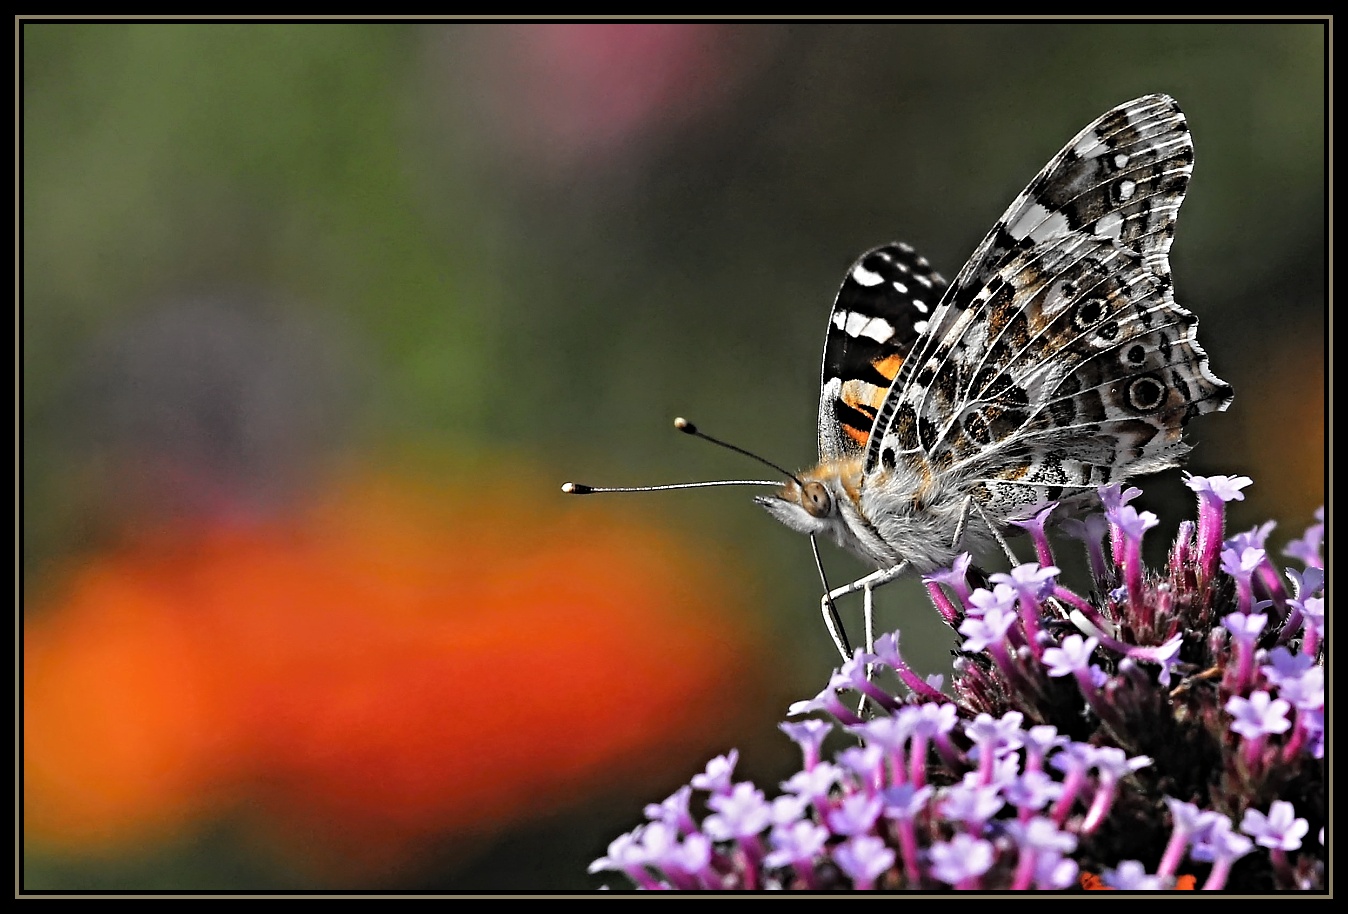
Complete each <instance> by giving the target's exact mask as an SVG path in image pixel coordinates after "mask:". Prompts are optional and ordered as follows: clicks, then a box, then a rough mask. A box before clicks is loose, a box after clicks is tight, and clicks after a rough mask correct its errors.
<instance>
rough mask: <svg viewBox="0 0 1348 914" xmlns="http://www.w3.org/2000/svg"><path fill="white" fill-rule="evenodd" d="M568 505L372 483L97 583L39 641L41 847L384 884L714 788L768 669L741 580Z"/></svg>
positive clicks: (657, 538) (30, 652)
mask: <svg viewBox="0 0 1348 914" xmlns="http://www.w3.org/2000/svg"><path fill="white" fill-rule="evenodd" d="M552 488H555V487H553V486H547V488H544V484H543V483H541V482H540V484H539V491H540V496H539V499H537V500H523V499H520V498H519V497H518V496H512V495H509V494H502V493H499V492H488V491H485V490H477V491H474V492H471V493H469V492H462V491H457V492H446V491H431V490H423V489H416V490H414V489H410V488H407V487H405V486H401V485H398V484H394V483H391V482H380V481H377V480H375V481H372V480H366V481H364V482H363V483H361V484H359V485H357V486H354V487H348V488H347V489H345V490H344V491H343V492H342V493H341V494H339V495H336V496H334V497H333V498H332V499H331V500H330V501H329V502H328V503H326V504H324V505H323V506H321V507H320V508H318V509H316V510H313V511H311V512H309V513H308V514H306V515H305V516H304V517H302V518H298V519H294V520H291V521H289V522H287V523H283V524H272V525H269V526H265V527H251V528H248V529H235V530H227V529H211V530H199V531H196V532H194V533H189V534H180V535H177V536H175V537H174V539H173V541H172V542H159V543H154V544H150V543H142V544H141V545H139V546H138V547H135V548H128V549H127V550H125V551H123V552H122V553H120V554H116V555H110V556H106V557H103V558H99V559H97V560H95V561H93V562H91V563H89V564H87V565H85V566H84V567H82V568H81V569H79V570H78V571H76V572H75V573H73V574H72V575H71V576H70V577H69V579H68V580H67V581H65V582H64V584H63V586H62V587H61V589H60V593H61V596H60V597H59V598H58V599H56V600H53V601H50V605H45V606H43V607H40V608H39V609H38V611H36V612H33V613H32V614H31V621H29V622H28V623H27V624H26V626H25V633H24V779H25V783H24V787H25V792H24V802H25V810H24V811H25V826H26V829H27V833H28V836H29V837H30V838H36V839H38V840H39V841H43V842H46V843H49V844H56V845H58V846H64V847H68V848H74V849H78V850H82V851H86V852H87V851H96V850H101V849H107V850H115V849H116V846H117V845H119V844H125V843H126V842H132V841H136V842H140V841H144V840H147V839H154V838H160V839H163V838H166V837H169V836H171V835H172V834H173V832H174V831H175V830H176V829H179V828H181V827H183V826H184V825H187V824H189V823H191V822H192V821H193V820H195V819H197V818H198V817H201V816H203V815H209V814H223V813H228V812H231V811H233V812H238V811H240V810H243V809H246V810H247V811H248V812H249V813H250V814H259V815H260V816H261V819H262V821H263V823H264V824H265V825H266V826H267V828H268V830H269V831H271V832H273V833H277V834H280V835H281V836H282V837H283V839H285V841H286V843H287V844H288V845H290V846H291V847H297V846H304V847H307V848H316V849H317V853H318V856H319V857H324V856H326V857H327V859H328V862H329V863H331V861H332V860H333V859H336V860H339V861H340V865H341V866H342V867H344V868H345V867H351V866H354V867H356V868H357V869H360V868H361V867H362V866H365V867H368V868H371V869H380V870H382V869H384V868H386V867H388V866H396V865H397V863H398V861H399V860H400V859H402V858H403V857H410V856H414V855H415V848H416V847H417V846H418V845H420V844H422V843H424V842H427V841H430V840H432V839H436V840H440V839H445V838H448V839H450V840H453V839H454V837H455V836H456V835H458V836H464V835H467V836H472V838H473V839H474V840H478V839H481V838H482V837H483V836H486V835H490V833H491V832H493V831H497V830H500V829H503V828H506V827H509V826H510V825H511V824H512V823H517V822H520V821H525V820H532V819H539V818H541V817H544V816H546V815H548V814H552V813H557V812H560V811H564V810H565V809H566V808H568V807H571V806H574V805H576V804H577V803H580V802H583V801H584V800H585V799H586V798H592V797H596V796H602V795H603V794H604V793H605V792H606V791H610V790H612V789H614V788H615V787H618V786H619V785H622V784H623V783H624V782H626V783H627V785H628V788H629V789H631V786H632V785H633V784H636V785H638V786H637V787H636V789H637V790H641V789H642V788H641V786H640V785H641V784H642V782H643V781H642V779H643V778H645V779H647V780H648V781H650V779H652V778H654V779H655V780H654V781H651V783H666V782H668V783H674V782H677V779H680V778H683V777H685V776H686V775H687V774H688V772H692V771H695V770H697V769H699V768H700V767H701V764H702V763H703V761H705V758H706V757H707V755H708V754H709V753H710V752H713V751H723V749H724V747H725V746H726V745H728V744H729V743H730V742H731V741H732V740H733V729H732V728H734V727H735V726H736V724H737V716H738V715H739V714H742V713H743V712H744V708H745V702H746V701H748V700H749V696H750V694H751V693H753V692H754V690H753V682H754V681H755V679H756V678H757V675H756V674H757V673H759V672H760V671H761V670H762V660H761V657H760V656H759V655H758V654H757V652H756V648H755V643H756V638H755V636H754V633H753V632H751V631H750V629H749V627H748V625H747V622H746V620H745V617H744V616H743V615H742V614H738V613H736V612H735V611H734V609H735V603H736V601H735V600H734V599H733V598H732V597H730V596H728V595H727V593H726V583H725V581H726V580H727V579H728V578H729V576H728V575H721V574H719V573H718V572H719V571H720V569H718V568H716V567H715V566H714V564H713V563H711V562H710V561H709V560H708V558H707V557H706V556H700V555H696V554H694V552H693V551H692V550H690V549H689V548H688V547H687V546H685V545H684V544H682V543H680V542H679V541H677V540H675V539H673V538H672V537H670V536H669V535H667V534H663V533H661V532H659V531H657V530H654V529H652V528H650V527H649V526H644V525H641V524H638V523H636V522H634V521H632V520H630V519H624V518H623V516H621V515H617V514H614V513H612V511H611V509H610V508H609V507H608V506H607V505H604V504H596V503H594V502H593V501H587V502H585V503H584V505H583V507H584V508H585V509H586V510H583V511H569V512H566V513H565V514H563V513H562V512H561V511H560V510H559V509H558V508H556V507H554V508H553V509H552V510H548V509H547V508H544V507H541V506H540V505H541V504H544V505H545V504H546V502H542V498H543V497H544V496H543V495H542V494H541V493H542V492H547V494H548V495H551V494H552V493H551V492H550V491H548V490H549V489H552ZM557 498H558V499H559V500H560V499H561V498H562V496H561V495H560V494H558V495H557ZM671 770H672V771H674V772H675V773H676V778H675V780H674V781H668V778H669V772H670V771H671Z"/></svg>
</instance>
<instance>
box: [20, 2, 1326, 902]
mask: <svg viewBox="0 0 1348 914" xmlns="http://www.w3.org/2000/svg"><path fill="white" fill-rule="evenodd" d="M19 39H20V44H19V52H20V55H21V59H20V65H21V77H22V84H21V93H22V94H21V102H22V112H21V114H22V117H21V122H20V123H21V128H22V131H21V136H20V139H21V143H22V171H21V185H20V189H21V198H20V204H21V218H22V240H21V244H22V307H21V312H20V320H21V322H22V326H21V331H22V351H21V365H22V374H21V390H22V397H23V399H22V449H23V469H22V506H21V510H22V537H23V542H22V556H21V558H22V572H23V579H22V598H23V607H22V625H23V628H22V644H23V652H22V656H21V658H20V659H21V661H22V665H21V668H20V669H21V671H22V676H23V679H22V688H23V691H22V701H23V704H22V711H23V717H22V726H23V729H22V741H23V752H24V766H23V780H22V785H21V786H22V805H21V810H20V811H21V813H22V823H23V829H24V831H23V838H24V841H23V853H22V859H21V865H22V869H21V877H22V879H23V881H24V885H25V887H27V888H30V889H43V888H45V889H170V888H172V889H223V890H229V889H266V888H277V889H281V888H307V889H362V888H370V889H418V890H421V889H441V890H456V889H487V890H524V889H584V888H593V887H596V886H598V885H599V884H601V882H602V881H603V879H602V877H599V876H590V875H587V873H586V871H585V867H586V864H587V863H588V862H589V861H591V860H593V859H594V858H596V857H598V856H600V855H601V854H602V853H603V851H604V848H605V846H606V844H607V842H608V841H609V840H610V839H612V838H613V837H615V836H616V835H617V834H618V833H619V832H621V831H625V830H627V829H629V828H631V827H632V826H633V825H634V824H636V822H637V821H638V820H639V818H640V815H641V807H642V804H644V803H646V802H652V801H658V800H660V799H662V798H663V797H665V796H666V795H667V794H668V793H670V792H671V791H673V790H674V789H675V788H676V787H677V786H678V785H680V784H682V783H685V782H686V781H687V780H688V778H689V777H690V776H691V775H692V774H694V773H695V772H696V771H698V770H700V769H701V767H702V765H703V764H704V762H705V761H706V760H707V759H708V758H709V757H710V756H712V755H714V754H718V753H721V752H724V751H726V750H727V749H729V748H730V747H732V746H738V747H739V749H740V752H741V762H740V771H741V773H742V774H743V775H745V776H749V777H753V778H755V779H756V780H758V781H760V782H762V783H772V782H773V781H774V780H775V779H778V778H780V777H781V776H784V775H785V774H786V773H788V772H789V771H790V770H791V766H792V765H793V764H795V763H796V761H797V759H796V750H795V748H794V746H792V745H791V744H790V743H789V741H787V740H786V739H785V737H783V736H782V735H781V734H779V733H777V732H776V729H775V725H776V723H777V721H778V720H780V719H781V717H782V716H783V713H784V710H785V707H786V704H787V703H788V702H789V701H792V700H795V699H797V698H801V697H804V696H806V695H810V694H813V693H814V692H815V691H817V689H818V688H819V687H820V686H821V685H822V683H823V681H824V677H825V676H826V675H827V673H828V670H829V668H830V667H831V666H832V665H834V663H835V658H834V657H833V656H832V653H833V651H832V648H831V646H830V644H829V642H828V639H827V636H826V635H825V632H824V630H823V627H822V625H821V624H820V623H819V621H818V618H817V606H818V603H817V599H818V597H817V591H818V583H817V581H816V579H815V572H814V568H813V564H812V561H811V558H810V554H809V549H808V546H807V544H806V542H805V541H804V540H803V539H801V538H799V537H797V536H796V535H794V534H793V533H791V532H790V531H788V530H786V529H785V528H780V527H778V525H776V524H774V523H773V522H772V521H771V520H769V519H768V518H766V517H765V516H763V515H762V512H760V511H758V510H757V509H756V508H755V507H754V506H753V505H752V503H751V502H750V500H749V496H750V495H751V494H752V492H745V491H737V490H733V489H720V490H710V491H706V492H693V493H676V494H665V495H652V496H616V497H606V498H601V497H593V498H587V499H569V498H567V497H565V496H563V495H562V494H560V492H559V491H558V486H559V484H560V483H561V482H562V481H564V480H567V479H575V480H578V481H584V482H590V483H595V484H613V485H621V484H641V483H657V482H668V481H680V480H690V479H704V478H726V477H739V476H758V475H759V474H760V473H761V470H760V469H759V468H756V467H754V466H752V465H750V464H748V463H747V461H744V460H742V459H740V458H738V457H736V456H735V455H733V454H729V453H726V452H723V451H719V450H717V449H714V448H711V447H709V446H705V445H704V444H701V443H699V442H696V441H694V440H692V439H689V438H686V437H683V436H680V435H678V434H677V433H675V432H674V431H673V430H672V429H671V426H670V422H671V420H672V418H673V417H674V416H676V415H686V416H688V417H690V418H692V419H694V420H696V421H697V422H698V423H699V425H700V426H702V427H703V428H705V429H706V430H708V431H710V432H712V433H713V434H717V435H720V436H722V437H725V438H728V439H730V440H732V441H734V442H736V443H737V444H740V445H741V446H744V447H747V448H750V449H753V450H755V451H757V452H760V453H762V454H764V455H765V456H767V457H769V458H770V459H772V460H775V461H777V462H779V463H784V464H787V465H792V466H804V465H809V464H810V463H812V461H813V458H814V452H815V441H814V431H813V429H814V415H815V410H816V402H817V395H818V389H817V385H818V372H819V365H818V359H819V353H820V349H821V345H822V340H823V331H824V327H825V320H826V315H827V312H828V308H829V305H830V303H831V301H832V296H833V294H834V292H835V290H836V287H837V284H838V283H839V281H840V280H841V278H842V275H843V272H844V270H845V269H846V268H847V266H848V264H849V263H850V262H851V261H852V259H853V258H854V257H855V256H856V255H857V254H859V253H860V252H861V251H863V250H865V249H867V248H869V247H872V246H874V245H876V244H879V243H881V242H885V241H890V240H906V241H908V242H910V243H912V244H914V245H915V246H917V247H918V248H919V250H921V251H923V252H924V253H926V255H927V256H928V257H929V258H930V259H931V260H932V261H933V262H934V263H935V264H936V265H937V266H938V267H939V268H940V269H942V271H943V272H944V273H945V275H947V276H952V275H953V274H954V273H955V272H956V271H957V270H958V269H959V267H960V266H961V264H962V263H963V261H964V259H965V258H966V257H967V255H968V254H969V252H971V251H972V250H973V248H974V246H975V245H976V244H977V242H978V241H979V240H980V239H981V238H982V236H983V235H984V233H985V232H986V231H987V230H988V229H989V228H990V227H991V225H992V223H993V221H994V220H995V219H996V218H997V216H998V215H1000V213H1001V212H1002V210H1003V209H1004V208H1005V206H1006V205H1007V204H1008V203H1009V202H1010V201H1011V199H1012V198H1013V197H1014V196H1015V194H1016V193H1018V192H1019V191H1020V190H1021V188H1022V187H1023V186H1024V185H1025V184H1026V183H1027V182H1028V181H1029V179H1030V178H1031V177H1032V176H1033V175H1034V174H1035V173H1036V172H1037V170H1038V169H1039V168H1040V167H1041V166H1042V165H1043V164H1044V163H1045V162H1046V161H1047V160H1048V158H1049V157H1050V156H1051V155H1052V154H1053V153H1055V152H1056V151H1057V150H1058V149H1059V148H1060V147H1061V146H1062V144H1063V143H1065V142H1066V141H1067V140H1068V139H1069V138H1070V137H1072V136H1073V135H1074V134H1075V133H1076V132H1077V131H1078V130H1079V129H1080V128H1081V127H1083V126H1084V125H1085V124H1087V123H1088V122H1089V121H1090V120H1092V119H1093V118H1095V117H1096V116H1097V115H1099V114H1101V113H1103V112H1104V111H1105V110H1107V109H1108V108H1110V107H1112V106H1114V105H1116V104H1118V103H1120V102H1123V101H1125V100H1128V99H1131V98H1134V97H1136V96H1138V95H1143V94H1146V93H1150V92H1167V93H1170V94H1172V95H1174V96H1175V97H1176V98H1177V99H1179V101H1180V104H1181V105H1182V107H1183V108H1184V110H1185V112H1186V114H1187V116H1188V118H1189V122H1190V125H1191V128H1192V131H1193V134H1194V137H1195V143H1196V147H1197V155H1196V170H1195V177H1194V180H1193V183H1192V185H1191V188H1190V192H1189V195H1188V198H1187V202H1186V203H1185V206H1184V210H1183V214H1182V218H1181V219H1180V223H1179V230H1178V234H1177V240H1176V244H1175V247H1174V249H1173V252H1172V255H1171V260H1172V264H1173V268H1174V273H1175V279H1176V287H1177V297H1178V298H1179V300H1180V301H1181V303H1183V304H1185V305H1186V306H1188V307H1189V308H1190V309H1191V310H1193V311H1194V312H1196V313H1197V314H1198V315H1200V316H1201V318H1202V341H1203V344H1204V345H1205V347H1206V348H1207V350H1208V353H1209V354H1210V356H1211V359H1212V364H1213V366H1214V369H1215V370H1216V371H1217V372H1218V373H1219V374H1221V375H1222V376H1223V377H1224V378H1226V379H1227V380H1229V381H1231V382H1232V383H1233V384H1234V386H1235V389H1236V401H1235V404H1234V405H1233V407H1232V408H1231V410H1230V411H1229V412H1228V413H1226V414H1223V415H1219V416H1213V417H1208V418H1207V419H1205V420H1204V421H1203V422H1201V423H1199V424H1197V425H1196V426H1195V427H1194V437H1195V440H1196V442H1197V448H1196V450H1195V452H1194V455H1193V458H1192V460H1191V464H1190V466H1191V468H1192V469H1193V470H1194V471H1196V472H1200V473H1201V472H1208V473H1245V474H1248V475H1250V476H1252V477H1253V478H1254V480H1255V484H1254V485H1253V486H1252V487H1251V488H1250V489H1249V490H1248V497H1247V499H1246V500H1245V501H1244V502H1243V503H1240V504H1238V505H1235V506H1234V509H1233V511H1232V515H1233V519H1234V523H1235V524H1236V525H1237V526H1238V527H1247V526H1250V525H1252V524H1254V523H1256V522H1261V521H1263V520H1266V519H1274V520H1277V521H1279V522H1280V524H1281V525H1282V527H1281V529H1280V531H1279V533H1278V534H1275V536H1274V541H1275V543H1276V542H1277V538H1278V536H1279V535H1280V534H1281V535H1284V538H1286V537H1291V536H1295V535H1296V534H1297V533H1299V532H1300V530H1301V529H1302V528H1303V527H1304V525H1305V523H1307V522H1308V521H1309V519H1310V516H1311V513H1312V511H1313V510H1314V509H1315V507H1316V506H1318V505H1319V504H1321V503H1322V502H1323V500H1324V472H1325V470H1324V415H1325V401H1324V390H1325V380H1324V378H1325V376H1324V371H1325V368H1324V365H1325V359H1324V354H1325V350H1326V344H1325V317H1326V302H1327V298H1326V294H1327V293H1326V283H1325V279H1326V267H1325V252H1326V241H1325V225H1326V211H1325V201H1326V176H1325V162H1326V137H1325V123H1326V100H1325V80H1326V71H1325V62H1326V41H1327V35H1326V30H1325V28H1324V26H1323V25H1321V24H1316V23H1293V22H1288V23H1280V24H1279V23H1251V24H1218V23H1213V24H1202V23H1183V24H1181V23H1170V24H1075V25H1063V24H1046V23H1037V22H1024V23H1019V24H996V25H994V24H979V23H972V22H971V23H954V24H950V23H947V24H934V23H918V22H913V23H903V22H893V23H882V24H876V23H855V24H803V23H802V24H762V25H754V24H673V25H666V24H627V25H605V24H551V25H535V24H515V25H481V24H466V25H425V24H395V23H370V24H311V25H303V24H300V25H292V24H227V25H219V24H177V25H172V24H163V25H158V24H127V23H117V24H111V23H110V24H68V23H31V22H30V23H25V24H23V25H22V26H21V27H20V30H19ZM1171 475H1172V476H1173V478H1169V477H1163V478H1160V479H1156V480H1153V481H1150V482H1148V483H1147V485H1146V492H1147V494H1146V498H1145V500H1144V501H1145V505H1146V506H1147V507H1148V508H1151V509H1152V510H1155V511H1157V512H1158V513H1161V514H1162V516H1163V518H1165V524H1166V526H1165V527H1164V528H1163V530H1164V531H1165V532H1166V533H1169V532H1171V531H1173V528H1174V525H1175V524H1176V523H1177V522H1178V520H1179V519H1180V518H1181V517H1184V516H1188V514H1189V512H1190V508H1189V499H1188V497H1187V493H1186V492H1185V490H1184V489H1183V487H1182V485H1181V484H1180V482H1179V478H1178V474H1171ZM1163 538H1164V537H1159V536H1158V537H1157V541H1158V542H1157V545H1159V546H1160V547H1162V548H1163V547H1164V543H1163V542H1160V540H1162V539H1163ZM825 559H826V561H827V563H828V567H829V571H830V575H831V579H832V580H834V581H835V582H836V581H842V580H844V579H846V578H847V576H848V575H850V574H853V573H855V572H857V571H858V570H860V569H859V567H858V566H857V565H856V564H855V563H853V562H852V561H851V560H850V559H848V558H847V557H845V556H842V555H840V554H838V553H837V551H836V550H833V549H831V548H829V549H828V551H827V552H826V555H825ZM879 606H880V611H881V614H882V618H881V621H882V623H884V625H885V626H886V627H887V628H893V627H895V626H898V627H901V628H902V629H903V633H904V645H905V650H906V652H907V653H908V654H909V655H910V659H911V660H912V661H913V663H914V665H915V666H916V667H917V668H918V669H919V670H921V671H922V672H924V673H932V672H940V671H942V670H943V669H946V668H948V664H949V661H950V657H949V652H950V649H951V647H952V645H953V643H954V639H953V637H952V635H951V633H950V632H949V631H948V630H944V629H943V628H942V626H941V625H940V624H939V622H938V621H937V620H936V617H935V613H934V612H933V611H931V610H930V608H929V605H928V604H927V603H926V602H925V600H923V599H922V596H921V591H920V588H919V587H918V586H917V585H915V584H912V583H905V584H902V585H896V586H895V587H894V588H892V589H891V590H889V591H887V592H885V593H884V594H883V596H882V597H881V599H880V600H879ZM844 612H845V613H847V618H848V619H849V622H850V624H851V625H852V626H853V627H855V626H856V625H857V624H858V623H857V616H858V615H859V609H858V608H857V607H846V606H845V607H844Z"/></svg>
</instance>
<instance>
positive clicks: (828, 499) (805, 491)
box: [800, 482, 833, 517]
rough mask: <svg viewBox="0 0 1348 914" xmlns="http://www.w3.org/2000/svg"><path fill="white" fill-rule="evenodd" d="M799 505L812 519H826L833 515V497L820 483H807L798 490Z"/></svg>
mask: <svg viewBox="0 0 1348 914" xmlns="http://www.w3.org/2000/svg"><path fill="white" fill-rule="evenodd" d="M800 504H801V507H803V508H804V509H805V510H806V511H808V512H810V515H811V516H813V517H828V516H829V515H830V514H832V513H833V496H831V495H829V494H828V489H827V488H826V487H825V486H824V484H823V483H822V482H807V483H805V485H804V486H803V487H802V488H801V490H800Z"/></svg>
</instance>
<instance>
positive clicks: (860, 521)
mask: <svg viewBox="0 0 1348 914" xmlns="http://www.w3.org/2000/svg"><path fill="white" fill-rule="evenodd" d="M860 483H861V465H860V461H840V462H825V463H822V464H820V465H819V466H817V467H815V468H814V469H813V470H810V471H808V472H805V473H801V474H799V476H796V477H793V478H792V479H790V480H788V481H787V483H786V484H785V485H783V486H782V487H781V489H779V490H778V491H777V492H775V493H773V494H772V495H760V496H758V497H757V498H755V499H754V501H756V502H758V504H760V505H762V506H763V507H764V508H765V509H766V510H767V512H768V513H769V514H771V515H772V516H773V517H775V518H777V520H779V521H781V522H782V523H783V524H785V525H786V526H788V527H790V528H791V529H792V530H795V531H796V532H797V533H803V534H805V535H806V536H826V537H828V538H830V539H832V540H834V541H835V542H836V543H838V545H840V546H842V547H844V548H846V549H849V550H851V551H852V552H855V553H857V554H859V555H863V556H867V557H872V558H875V557H877V556H878V555H879V554H884V555H885V556H886V557H888V556H889V553H890V552H891V550H889V549H887V548H886V547H885V546H884V544H883V542H882V541H881V540H880V539H879V536H878V535H877V534H876V533H875V530H874V528H873V527H872V526H871V524H870V522H869V521H868V520H867V519H866V516H865V515H864V514H863V513H862V511H861V508H860V497H859V492H860Z"/></svg>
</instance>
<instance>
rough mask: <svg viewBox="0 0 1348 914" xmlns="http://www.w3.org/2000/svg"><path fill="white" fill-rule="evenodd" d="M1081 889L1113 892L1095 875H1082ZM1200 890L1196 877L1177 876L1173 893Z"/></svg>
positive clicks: (1111, 887)
mask: <svg viewBox="0 0 1348 914" xmlns="http://www.w3.org/2000/svg"><path fill="white" fill-rule="evenodd" d="M1079 881H1080V883H1081V887H1082V888H1083V889H1085V890H1086V891H1088V892H1112V891H1114V888H1113V886H1108V885H1105V881H1104V880H1103V879H1101V878H1100V877H1099V876H1097V875H1096V874H1095V873H1082V874H1081V878H1080V880H1079ZM1197 888H1198V879H1197V877H1195V876H1176V877H1175V887H1174V888H1173V889H1171V891H1177V892H1192V891H1194V890H1196V889H1197Z"/></svg>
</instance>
